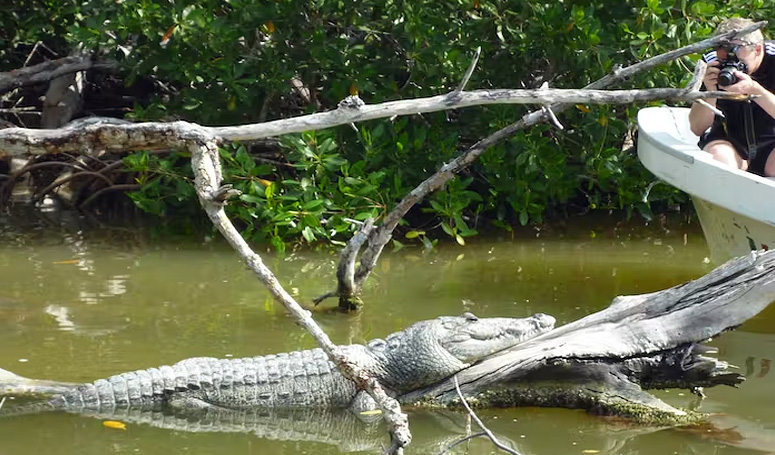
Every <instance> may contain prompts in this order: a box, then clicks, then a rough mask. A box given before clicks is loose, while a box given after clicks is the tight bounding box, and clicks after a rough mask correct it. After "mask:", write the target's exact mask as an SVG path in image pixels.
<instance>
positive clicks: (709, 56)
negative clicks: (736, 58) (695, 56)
mask: <svg viewBox="0 0 775 455" xmlns="http://www.w3.org/2000/svg"><path fill="white" fill-rule="evenodd" d="M702 60H703V61H704V62H705V63H710V62H714V61H716V60H718V55H716V51H715V50H712V51H708V52H706V53H704V54H702Z"/></svg>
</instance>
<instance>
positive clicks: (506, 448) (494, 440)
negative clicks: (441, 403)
mask: <svg viewBox="0 0 775 455" xmlns="http://www.w3.org/2000/svg"><path fill="white" fill-rule="evenodd" d="M452 379H453V381H454V383H455V390H456V391H457V395H458V397H459V398H460V402H461V403H462V405H463V407H464V408H466V411H468V415H469V416H471V418H472V419H473V420H474V422H476V424H477V425H478V426H479V428H481V429H482V431H483V432H484V433H485V434H486V435H487V437H488V438H490V441H492V443H493V444H495V447H497V448H499V449H501V450H503V451H504V452H506V453H510V454H512V455H520V454H519V452H517V451H516V450H514V449H512V448H511V447H509V446H507V445H505V444H503V443H502V442H500V441H499V440H498V438H497V437H496V436H495V434H494V433H493V432H492V431H490V429H489V428H487V426H486V425H485V424H484V422H482V419H480V418H479V416H478V415H476V413H475V412H474V411H473V409H471V406H469V405H468V401H466V398H465V397H464V396H463V392H461V391H460V385H459V384H458V382H457V375H455V376H453V377H452Z"/></svg>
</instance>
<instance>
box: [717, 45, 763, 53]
mask: <svg viewBox="0 0 775 455" xmlns="http://www.w3.org/2000/svg"><path fill="white" fill-rule="evenodd" d="M753 44H754V43H740V44H734V43H729V44H724V45H721V46H719V47H717V48H716V49H718V50H724V51H726V53H727V54H737V52H738V51H739V50H740V49H742V48H744V47H746V46H753Z"/></svg>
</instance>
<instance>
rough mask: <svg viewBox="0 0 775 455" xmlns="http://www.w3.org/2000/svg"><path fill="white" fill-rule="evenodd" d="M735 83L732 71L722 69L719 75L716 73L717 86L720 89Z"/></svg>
mask: <svg viewBox="0 0 775 455" xmlns="http://www.w3.org/2000/svg"><path fill="white" fill-rule="evenodd" d="M735 82H737V77H735V73H734V70H732V69H731V68H724V69H723V70H721V72H720V73H718V85H719V86H720V87H726V86H727V85H732V84H734V83H735Z"/></svg>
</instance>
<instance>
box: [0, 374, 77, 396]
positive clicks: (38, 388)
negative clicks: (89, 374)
mask: <svg viewBox="0 0 775 455" xmlns="http://www.w3.org/2000/svg"><path fill="white" fill-rule="evenodd" d="M76 387H78V384H74V383H71V382H57V381H46V380H40V379H30V378H25V377H24V376H19V375H18V374H14V373H11V372H10V371H7V370H3V369H2V368H0V397H2V396H13V397H25V398H26V397H29V398H33V399H34V398H50V397H52V396H56V395H61V394H63V393H65V392H67V391H69V390H72V389H74V388H76Z"/></svg>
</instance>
